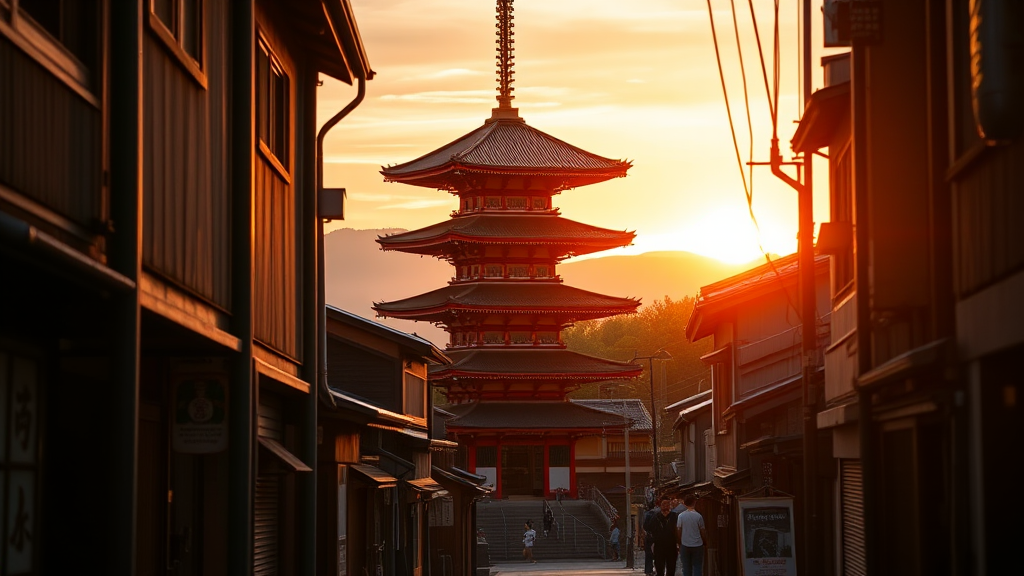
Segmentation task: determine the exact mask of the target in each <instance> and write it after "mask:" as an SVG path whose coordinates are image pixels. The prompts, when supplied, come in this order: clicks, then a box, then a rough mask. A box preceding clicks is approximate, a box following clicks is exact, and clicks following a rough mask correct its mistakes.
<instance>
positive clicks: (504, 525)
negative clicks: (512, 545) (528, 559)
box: [498, 504, 508, 560]
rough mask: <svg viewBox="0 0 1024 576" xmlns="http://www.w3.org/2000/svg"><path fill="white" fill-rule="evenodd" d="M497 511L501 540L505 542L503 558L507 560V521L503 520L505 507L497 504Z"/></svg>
mask: <svg viewBox="0 0 1024 576" xmlns="http://www.w3.org/2000/svg"><path fill="white" fill-rule="evenodd" d="M498 511H499V512H501V531H502V534H501V536H502V538H501V541H502V542H504V543H505V560H508V521H507V520H505V509H504V508H503V507H502V506H501V504H499V505H498Z"/></svg>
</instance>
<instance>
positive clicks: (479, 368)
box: [430, 348, 643, 412]
mask: <svg viewBox="0 0 1024 576" xmlns="http://www.w3.org/2000/svg"><path fill="white" fill-rule="evenodd" d="M448 355H449V357H451V359H452V361H453V362H452V364H450V365H448V366H436V367H435V368H437V370H434V369H432V370H431V371H430V376H431V380H443V379H445V378H451V377H453V376H458V377H460V378H466V377H470V378H471V377H474V376H475V377H479V378H505V379H555V380H567V379H587V380H592V379H595V378H635V377H637V376H639V375H640V373H641V372H642V371H643V367H642V366H640V365H639V364H632V363H630V362H617V361H615V360H605V359H604V358H595V357H593V356H587V355H585V354H579V353H577V352H571V351H569V350H563V349H540V350H532V349H528V350H522V349H509V350H502V349H495V348H481V349H472V350H453V351H451V352H449V353H448ZM448 410H449V411H452V412H454V411H455V407H454V406H452V407H449V408H448Z"/></svg>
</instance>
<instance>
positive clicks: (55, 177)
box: [0, 36, 106, 226]
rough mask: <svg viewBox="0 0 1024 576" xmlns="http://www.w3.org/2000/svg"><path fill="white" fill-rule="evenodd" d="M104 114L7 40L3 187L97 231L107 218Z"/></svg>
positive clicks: (2, 67)
mask: <svg viewBox="0 0 1024 576" xmlns="http://www.w3.org/2000/svg"><path fill="white" fill-rule="evenodd" d="M101 122H102V115H101V112H100V109H99V108H97V107H96V106H94V105H93V104H91V103H89V102H87V101H86V100H84V99H83V98H82V97H81V96H79V95H78V94H76V93H75V92H74V91H73V90H71V89H70V88H69V87H68V86H67V85H66V84H64V83H63V82H61V81H60V80H58V79H57V78H56V77H55V76H54V75H53V74H52V73H51V72H49V71H48V70H46V69H45V68H43V67H42V66H40V65H39V64H37V63H36V62H35V61H34V60H33V59H32V58H30V57H28V56H27V55H26V54H25V53H24V52H22V51H21V50H20V49H19V48H17V47H16V46H14V45H13V44H12V43H11V42H10V41H9V40H8V39H7V38H6V37H4V36H0V183H3V184H4V185H6V186H8V187H10V188H12V189H14V190H16V191H18V192H20V193H22V194H24V195H26V196H28V197H29V198H32V199H33V200H35V201H37V202H39V203H40V204H42V205H44V206H46V207H48V208H50V209H52V210H54V211H56V212H58V213H60V214H62V215H64V216H67V217H68V218H70V219H72V220H74V221H76V222H78V223H80V224H83V225H86V226H92V225H93V224H94V223H95V221H97V220H99V221H102V220H106V216H105V215H104V214H102V213H101V210H102V201H101V196H100V194H101V186H100V184H101V180H100V174H101V169H102V149H103V143H102V138H101V132H100V127H101V126H100V124H101Z"/></svg>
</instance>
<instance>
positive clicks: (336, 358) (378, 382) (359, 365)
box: [327, 336, 402, 412]
mask: <svg viewBox="0 0 1024 576" xmlns="http://www.w3.org/2000/svg"><path fill="white" fill-rule="evenodd" d="M327 378H328V382H329V384H330V386H331V387H332V388H337V389H338V390H345V391H348V392H351V393H353V394H355V395H357V396H359V397H360V398H364V399H366V400H369V401H370V402H372V403H373V404H374V405H376V406H380V407H381V408H386V409H388V410H391V411H394V412H402V393H401V387H400V384H399V383H400V382H401V380H402V367H401V364H400V360H399V359H398V358H389V357H387V356H383V355H380V354H377V353H374V352H370V351H368V350H366V349H363V348H360V347H358V346H353V345H352V344H349V343H347V342H345V341H343V340H340V339H338V338H335V337H333V336H328V337H327Z"/></svg>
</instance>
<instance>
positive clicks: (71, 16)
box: [8, 0, 101, 92]
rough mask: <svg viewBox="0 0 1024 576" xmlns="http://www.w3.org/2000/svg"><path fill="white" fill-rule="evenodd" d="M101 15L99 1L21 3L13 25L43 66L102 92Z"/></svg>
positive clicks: (88, 87) (74, 0)
mask: <svg viewBox="0 0 1024 576" xmlns="http://www.w3.org/2000/svg"><path fill="white" fill-rule="evenodd" d="M99 13H100V10H99V2H97V1H96V0H21V1H20V2H19V3H18V10H17V15H16V16H15V17H14V18H12V24H15V26H14V28H15V30H16V31H17V32H20V33H21V34H22V35H23V37H24V39H26V40H28V41H29V43H30V44H31V45H32V46H33V47H34V48H35V49H37V50H38V51H39V54H34V55H33V56H36V60H37V61H38V62H39V63H40V64H41V65H43V66H44V67H47V68H51V69H53V68H54V67H55V68H56V69H57V70H59V71H60V72H62V73H63V74H66V75H67V76H70V77H71V78H72V79H73V80H74V81H76V82H78V83H79V84H80V85H81V86H82V87H84V88H86V89H87V90H89V91H93V92H98V88H99V86H98V83H99V79H100V75H99V73H98V72H99V70H100V45H101V43H100V37H101V26H100V18H99ZM15 20H18V22H14V21H15ZM8 33H13V32H8Z"/></svg>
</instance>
